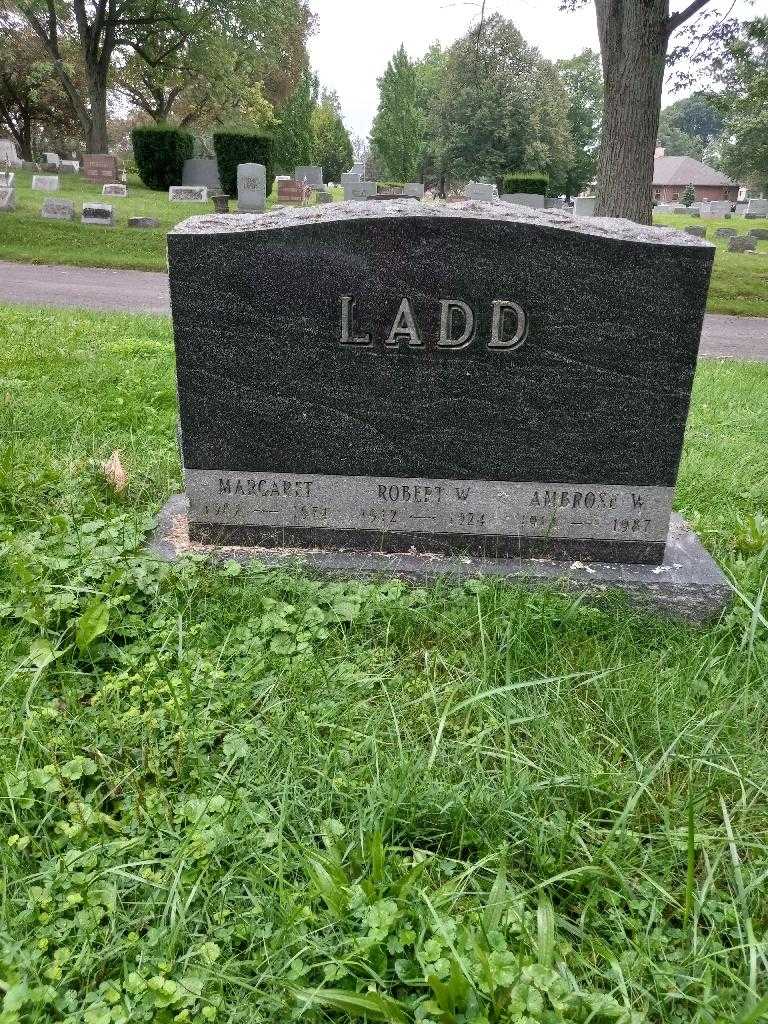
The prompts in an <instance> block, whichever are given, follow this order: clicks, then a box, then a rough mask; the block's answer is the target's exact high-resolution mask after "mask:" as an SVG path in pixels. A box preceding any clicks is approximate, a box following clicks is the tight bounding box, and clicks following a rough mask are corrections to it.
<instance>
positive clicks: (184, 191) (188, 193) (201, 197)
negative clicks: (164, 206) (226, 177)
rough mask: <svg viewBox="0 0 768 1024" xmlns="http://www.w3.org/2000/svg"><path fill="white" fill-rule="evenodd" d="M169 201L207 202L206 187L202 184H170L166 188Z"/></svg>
mask: <svg viewBox="0 0 768 1024" xmlns="http://www.w3.org/2000/svg"><path fill="white" fill-rule="evenodd" d="M168 201H169V202H171V203H207V202H208V189H207V188H206V187H205V186H204V185H171V187H170V188H169V189H168Z"/></svg>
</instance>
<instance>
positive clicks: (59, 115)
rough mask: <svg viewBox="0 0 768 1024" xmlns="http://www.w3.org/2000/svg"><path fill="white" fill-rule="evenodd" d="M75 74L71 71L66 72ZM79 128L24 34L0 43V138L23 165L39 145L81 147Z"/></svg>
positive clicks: (46, 63) (37, 46)
mask: <svg viewBox="0 0 768 1024" xmlns="http://www.w3.org/2000/svg"><path fill="white" fill-rule="evenodd" d="M70 73H71V74H72V75H73V76H76V74H77V71H76V69H75V67H74V66H72V65H71V72H70ZM78 128H79V126H78V124H77V121H76V119H75V117H74V115H73V112H72V109H71V107H70V105H69V102H68V99H67V96H66V94H65V93H64V92H63V90H62V89H61V87H60V85H59V83H58V80H57V78H56V76H55V74H54V72H53V67H52V66H51V62H50V58H49V56H48V54H47V52H46V50H45V49H44V48H43V46H42V44H41V42H40V40H39V39H38V37H37V36H36V35H35V33H33V32H32V31H31V30H29V29H25V28H23V27H22V28H21V30H20V31H15V32H12V33H8V34H7V35H5V36H3V37H0V133H3V132H7V133H8V134H10V136H11V137H12V138H13V139H14V141H15V142H16V145H17V146H18V149H19V153H20V154H21V156H22V158H23V159H24V160H32V159H33V158H34V149H35V147H36V146H39V145H40V144H41V143H43V142H44V143H45V144H46V146H48V147H50V148H53V149H57V150H61V151H62V152H63V151H65V150H68V149H71V148H72V146H73V145H75V146H77V145H78V144H82V143H81V140H80V139H79V138H78V137H77V136H78Z"/></svg>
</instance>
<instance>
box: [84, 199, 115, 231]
mask: <svg viewBox="0 0 768 1024" xmlns="http://www.w3.org/2000/svg"><path fill="white" fill-rule="evenodd" d="M80 223H81V224H90V225H91V226H96V227H102V228H113V227H114V226H115V209H114V207H113V206H110V205H109V204H108V203H83V213H82V216H81V218H80Z"/></svg>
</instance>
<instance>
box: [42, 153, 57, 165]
mask: <svg viewBox="0 0 768 1024" xmlns="http://www.w3.org/2000/svg"><path fill="white" fill-rule="evenodd" d="M43 163H44V164H50V165H51V166H52V167H58V166H59V164H60V163H61V157H60V156H59V154H58V153H43Z"/></svg>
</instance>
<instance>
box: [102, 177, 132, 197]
mask: <svg viewBox="0 0 768 1024" xmlns="http://www.w3.org/2000/svg"><path fill="white" fill-rule="evenodd" d="M101 194H102V195H103V196H117V198H118V199H125V197H126V196H127V195H128V187H127V185H123V184H122V183H121V182H117V181H116V182H113V183H112V184H111V185H104V186H103V187H102V190H101Z"/></svg>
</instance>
